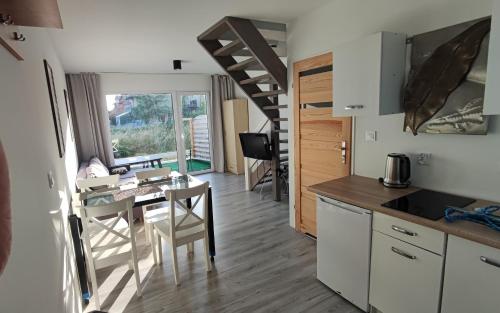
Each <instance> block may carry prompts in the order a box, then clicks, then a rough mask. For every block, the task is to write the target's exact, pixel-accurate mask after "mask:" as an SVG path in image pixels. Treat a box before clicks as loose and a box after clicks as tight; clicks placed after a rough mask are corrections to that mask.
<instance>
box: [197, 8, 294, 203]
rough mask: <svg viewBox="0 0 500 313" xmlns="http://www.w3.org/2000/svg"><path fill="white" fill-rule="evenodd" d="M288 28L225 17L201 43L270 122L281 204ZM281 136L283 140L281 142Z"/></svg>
mask: <svg viewBox="0 0 500 313" xmlns="http://www.w3.org/2000/svg"><path fill="white" fill-rule="evenodd" d="M285 41H286V25H284V24H280V23H270V22H262V21H253V20H249V19H243V18H237V17H231V16H226V17H224V18H223V19H222V20H220V21H219V22H217V23H216V24H215V25H213V26H212V27H210V28H209V29H208V30H207V31H205V32H204V33H203V34H201V35H200V36H198V42H199V43H200V44H201V45H202V46H203V47H204V48H205V50H207V52H208V53H209V54H210V55H211V56H212V57H213V58H214V60H215V61H216V62H217V63H218V64H219V65H220V66H221V67H222V68H223V69H224V70H225V71H226V73H227V74H228V75H229V76H230V77H231V78H232V79H233V80H234V81H235V83H236V84H238V85H239V86H240V87H241V89H242V90H243V91H244V92H245V94H246V95H247V96H248V97H249V98H250V99H252V101H253V102H254V103H255V104H256V105H257V107H259V109H260V110H261V111H262V112H263V113H264V114H265V115H266V116H267V118H268V119H269V120H270V121H271V146H272V148H271V150H272V152H273V160H272V161H271V173H272V184H273V199H274V200H276V201H280V200H281V186H280V179H279V177H278V174H279V169H280V166H281V164H282V163H285V162H288V150H287V149H280V148H281V145H280V144H288V138H287V137H288V136H287V134H288V130H287V129H283V128H282V127H281V123H282V122H285V121H287V120H288V119H287V118H286V117H281V116H280V109H284V108H287V106H286V105H280V104H279V101H278V96H279V95H281V94H286V93H287V90H288V82H287V69H286V66H285V65H284V64H283V62H282V61H281V60H280V57H284V56H286V42H285ZM280 135H281V136H282V137H284V138H280Z"/></svg>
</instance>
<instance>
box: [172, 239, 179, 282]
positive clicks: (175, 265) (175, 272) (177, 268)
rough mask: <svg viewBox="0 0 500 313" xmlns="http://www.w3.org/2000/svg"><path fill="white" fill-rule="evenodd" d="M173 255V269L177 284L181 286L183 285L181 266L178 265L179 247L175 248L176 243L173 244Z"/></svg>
mask: <svg viewBox="0 0 500 313" xmlns="http://www.w3.org/2000/svg"><path fill="white" fill-rule="evenodd" d="M170 247H171V253H172V267H173V269H174V278H175V284H176V285H177V286H179V285H180V284H181V282H180V280H179V266H178V264H177V247H176V246H175V243H173V242H172V243H171V245H170Z"/></svg>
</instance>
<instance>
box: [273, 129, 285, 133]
mask: <svg viewBox="0 0 500 313" xmlns="http://www.w3.org/2000/svg"><path fill="white" fill-rule="evenodd" d="M273 132H275V133H281V134H285V133H288V129H275V130H273Z"/></svg>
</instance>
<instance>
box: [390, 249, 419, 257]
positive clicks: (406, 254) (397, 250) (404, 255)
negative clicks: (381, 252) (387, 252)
mask: <svg viewBox="0 0 500 313" xmlns="http://www.w3.org/2000/svg"><path fill="white" fill-rule="evenodd" d="M391 250H392V252H394V253H396V254H399V255H400V256H402V257H405V258H407V259H410V260H415V259H416V258H417V257H416V256H414V255H411V254H409V253H406V252H404V251H401V250H399V249H398V248H395V247H391Z"/></svg>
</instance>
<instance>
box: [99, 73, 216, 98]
mask: <svg viewBox="0 0 500 313" xmlns="http://www.w3.org/2000/svg"><path fill="white" fill-rule="evenodd" d="M101 88H102V92H103V93H104V94H119V93H145V92H151V93H160V92H168V91H210V89H211V83H210V75H208V74H180V73H179V74H128V73H102V74H101Z"/></svg>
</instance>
